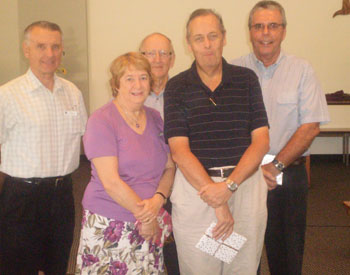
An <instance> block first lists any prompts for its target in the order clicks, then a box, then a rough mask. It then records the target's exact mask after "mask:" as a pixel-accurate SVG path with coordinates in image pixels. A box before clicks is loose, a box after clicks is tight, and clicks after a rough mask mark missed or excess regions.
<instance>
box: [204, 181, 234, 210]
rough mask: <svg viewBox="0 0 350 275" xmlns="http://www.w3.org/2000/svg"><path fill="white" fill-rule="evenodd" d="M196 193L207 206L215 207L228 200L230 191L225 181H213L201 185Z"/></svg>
mask: <svg viewBox="0 0 350 275" xmlns="http://www.w3.org/2000/svg"><path fill="white" fill-rule="evenodd" d="M198 195H200V197H201V199H202V200H203V201H204V202H206V203H207V204H208V205H209V206H211V207H213V208H217V207H219V206H221V205H223V204H224V203H226V202H227V201H228V200H229V198H230V197H231V195H232V192H231V191H230V190H229V189H228V188H227V185H226V183H225V182H216V183H215V182H213V183H209V184H207V185H205V186H203V187H202V188H201V189H200V190H199V192H198Z"/></svg>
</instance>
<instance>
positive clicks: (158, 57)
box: [154, 52, 160, 62]
mask: <svg viewBox="0 0 350 275" xmlns="http://www.w3.org/2000/svg"><path fill="white" fill-rule="evenodd" d="M154 60H155V61H156V62H160V54H159V52H156V54H155V56H154Z"/></svg>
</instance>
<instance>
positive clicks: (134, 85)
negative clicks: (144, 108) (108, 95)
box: [117, 66, 151, 105]
mask: <svg viewBox="0 0 350 275" xmlns="http://www.w3.org/2000/svg"><path fill="white" fill-rule="evenodd" d="M150 88H151V87H150V77H149V75H148V73H147V71H145V70H138V69H135V67H133V66H129V67H128V68H127V69H126V70H125V73H124V74H123V76H122V77H121V78H120V80H119V88H117V90H118V94H117V98H118V100H121V101H122V102H123V103H124V104H127V105H135V104H136V105H139V104H143V103H144V101H145V100H146V98H147V96H148V95H149V92H150Z"/></svg>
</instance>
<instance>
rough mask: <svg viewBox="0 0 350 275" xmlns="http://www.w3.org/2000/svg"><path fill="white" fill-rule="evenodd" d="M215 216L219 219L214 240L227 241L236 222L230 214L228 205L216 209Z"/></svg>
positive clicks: (214, 232)
mask: <svg viewBox="0 0 350 275" xmlns="http://www.w3.org/2000/svg"><path fill="white" fill-rule="evenodd" d="M215 215H216V218H217V219H218V222H217V224H216V226H215V227H214V229H213V238H214V239H216V240H218V239H220V238H222V240H226V239H227V238H228V237H229V236H230V235H231V234H232V232H233V224H234V220H233V217H232V214H231V212H230V208H229V207H228V204H227V203H225V204H224V205H222V206H220V207H218V208H215Z"/></svg>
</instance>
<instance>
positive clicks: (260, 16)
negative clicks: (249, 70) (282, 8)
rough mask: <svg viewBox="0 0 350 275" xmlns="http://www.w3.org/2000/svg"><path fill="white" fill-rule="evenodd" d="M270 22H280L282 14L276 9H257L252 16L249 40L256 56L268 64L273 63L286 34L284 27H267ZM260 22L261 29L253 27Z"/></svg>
mask: <svg viewBox="0 0 350 275" xmlns="http://www.w3.org/2000/svg"><path fill="white" fill-rule="evenodd" d="M271 23H276V24H282V15H281V13H280V12H279V11H278V10H277V9H259V10H257V11H256V12H255V13H254V15H253V17H252V23H251V24H252V27H251V28H250V40H251V42H252V45H253V51H254V53H255V55H256V57H257V58H258V59H259V60H260V61H262V62H263V63H264V65H265V66H266V67H267V66H270V65H272V64H274V63H275V62H276V60H277V58H278V56H279V54H280V52H281V43H282V41H283V40H284V38H285V36H286V28H285V27H284V26H282V25H280V26H279V27H278V28H276V29H269V28H268V25H269V24H271ZM256 24H262V25H264V27H263V28H262V29H259V30H257V29H255V28H254V25H256Z"/></svg>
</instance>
